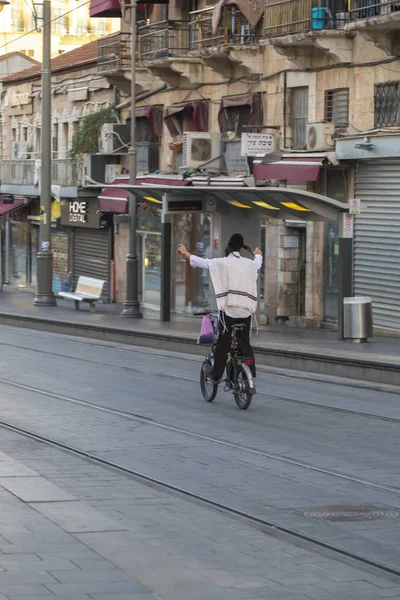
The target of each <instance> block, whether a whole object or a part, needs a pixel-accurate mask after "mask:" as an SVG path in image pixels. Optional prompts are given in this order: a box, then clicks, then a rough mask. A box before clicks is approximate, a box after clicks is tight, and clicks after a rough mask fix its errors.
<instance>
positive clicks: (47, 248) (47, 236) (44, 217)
mask: <svg viewBox="0 0 400 600" xmlns="http://www.w3.org/2000/svg"><path fill="white" fill-rule="evenodd" d="M40 150H41V169H40V212H41V221H40V233H39V252H38V254H37V286H36V296H35V300H34V302H33V303H34V304H35V305H37V306H56V299H55V297H54V294H53V286H52V284H53V253H52V251H51V5H50V0H44V2H43V63H42V131H41V149H40Z"/></svg>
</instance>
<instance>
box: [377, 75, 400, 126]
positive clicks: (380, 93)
mask: <svg viewBox="0 0 400 600" xmlns="http://www.w3.org/2000/svg"><path fill="white" fill-rule="evenodd" d="M399 86H400V82H399V81H390V82H387V83H380V84H378V85H376V86H375V127H390V126H391V125H399V124H400V114H399V113H400V110H399V109H400V87H399Z"/></svg>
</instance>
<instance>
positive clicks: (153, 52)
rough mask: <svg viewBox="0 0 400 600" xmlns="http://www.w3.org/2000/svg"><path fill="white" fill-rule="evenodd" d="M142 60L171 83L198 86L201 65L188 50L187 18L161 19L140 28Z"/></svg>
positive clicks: (160, 76)
mask: <svg viewBox="0 0 400 600" xmlns="http://www.w3.org/2000/svg"><path fill="white" fill-rule="evenodd" d="M138 36H139V49H138V52H139V63H140V65H141V66H143V67H145V68H147V69H148V70H149V71H151V73H152V74H153V75H155V76H156V77H159V78H160V79H161V80H162V81H164V82H166V83H168V84H169V85H170V86H172V87H179V86H183V85H186V86H187V85H188V86H191V85H193V86H195V85H196V84H197V83H198V81H199V77H200V69H201V66H202V63H201V60H200V59H199V58H196V57H193V56H191V55H190V54H189V50H190V47H189V27H188V22H187V21H158V22H157V23H150V24H148V25H143V26H141V27H139V29H138Z"/></svg>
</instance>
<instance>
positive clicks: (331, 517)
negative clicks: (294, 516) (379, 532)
mask: <svg viewBox="0 0 400 600" xmlns="http://www.w3.org/2000/svg"><path fill="white" fill-rule="evenodd" d="M303 515H304V516H305V517H307V518H309V519H321V520H322V521H379V520H384V519H396V518H397V517H398V516H399V513H398V512H396V511H395V510H391V509H386V508H385V507H383V506H371V505H370V504H342V505H339V506H322V507H321V508H314V509H313V510H306V511H305V512H303Z"/></svg>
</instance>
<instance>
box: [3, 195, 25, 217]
mask: <svg viewBox="0 0 400 600" xmlns="http://www.w3.org/2000/svg"><path fill="white" fill-rule="evenodd" d="M24 204H26V201H25V200H14V201H13V202H11V201H7V200H5V199H4V198H2V199H1V200H0V215H5V214H6V213H9V212H10V211H12V210H14V209H15V208H20V207H21V206H23V205H24Z"/></svg>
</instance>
